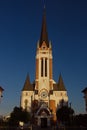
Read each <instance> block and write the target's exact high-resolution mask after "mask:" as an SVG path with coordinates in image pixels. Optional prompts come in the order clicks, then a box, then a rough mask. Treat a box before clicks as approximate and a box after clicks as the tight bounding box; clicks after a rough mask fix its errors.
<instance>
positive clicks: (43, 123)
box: [41, 118, 47, 128]
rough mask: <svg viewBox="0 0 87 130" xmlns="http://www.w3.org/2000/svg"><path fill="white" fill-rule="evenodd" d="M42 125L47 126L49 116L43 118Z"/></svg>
mask: <svg viewBox="0 0 87 130" xmlns="http://www.w3.org/2000/svg"><path fill="white" fill-rule="evenodd" d="M41 127H42V128H44V127H47V118H41Z"/></svg>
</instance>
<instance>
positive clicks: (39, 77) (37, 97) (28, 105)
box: [21, 10, 68, 126]
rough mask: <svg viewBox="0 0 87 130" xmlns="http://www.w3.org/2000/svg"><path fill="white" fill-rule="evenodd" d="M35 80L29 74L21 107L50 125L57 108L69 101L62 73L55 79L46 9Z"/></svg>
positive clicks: (38, 47) (37, 53)
mask: <svg viewBox="0 0 87 130" xmlns="http://www.w3.org/2000/svg"><path fill="white" fill-rule="evenodd" d="M35 75H36V76H35V82H34V83H31V82H30V79H29V75H27V77H26V80H25V83H24V86H23V89H22V92H21V107H22V108H23V109H27V110H28V111H30V112H32V113H34V117H35V118H36V119H37V124H38V125H47V126H49V125H50V121H51V119H53V120H56V110H57V109H58V107H60V106H61V105H62V103H63V105H66V104H67V103H68V96H67V91H66V88H65V85H64V82H63V79H62V76H61V74H60V76H59V80H58V82H57V83H56V82H55V81H54V80H53V56H52V45H51V42H49V39H48V33H47V27H46V14H45V10H44V14H43V19H42V28H41V35H40V39H39V41H38V43H37V50H36V74H35Z"/></svg>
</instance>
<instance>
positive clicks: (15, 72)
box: [0, 0, 87, 115]
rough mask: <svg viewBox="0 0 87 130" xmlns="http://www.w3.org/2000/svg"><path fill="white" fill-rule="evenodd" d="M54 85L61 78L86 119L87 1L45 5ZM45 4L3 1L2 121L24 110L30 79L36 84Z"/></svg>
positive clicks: (0, 10) (64, 0)
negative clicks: (15, 110)
mask: <svg viewBox="0 0 87 130" xmlns="http://www.w3.org/2000/svg"><path fill="white" fill-rule="evenodd" d="M45 5H46V20H47V30H48V36H49V41H52V48H53V79H54V80H55V81H56V82H57V81H58V78H59V75H60V73H61V74H62V77H63V81H64V84H65V86H66V89H67V92H68V96H69V103H70V102H71V104H72V108H73V109H74V110H75V113H76V114H77V113H85V102H84V98H83V93H82V92H81V91H82V90H83V89H84V88H85V87H86V86H87V0H45ZM43 7H44V4H43V1H42V0H0V86H2V87H3V88H4V90H5V91H4V92H3V98H2V100H1V103H0V115H1V114H3V115H7V114H9V113H10V112H12V110H13V108H14V107H15V106H20V95H21V90H22V88H23V85H24V82H25V79H26V76H27V73H29V76H30V80H31V82H33V81H34V80H35V55H36V45H37V42H38V40H39V38H40V32H41V25H42V15H43Z"/></svg>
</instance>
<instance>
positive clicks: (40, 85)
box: [35, 11, 53, 104]
mask: <svg viewBox="0 0 87 130" xmlns="http://www.w3.org/2000/svg"><path fill="white" fill-rule="evenodd" d="M51 90H53V74H52V46H51V42H49V40H48V33H47V27H46V14H45V11H44V14H43V20H42V29H41V36H40V40H39V41H38V43H37V51H36V79H35V91H37V93H38V96H39V97H38V96H37V95H36V96H35V98H36V99H38V98H39V99H40V100H43V101H44V102H46V101H47V100H48V98H49V97H48V96H49V94H50V91H51ZM47 104H49V103H48V102H47Z"/></svg>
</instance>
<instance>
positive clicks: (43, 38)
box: [39, 5, 49, 47]
mask: <svg viewBox="0 0 87 130" xmlns="http://www.w3.org/2000/svg"><path fill="white" fill-rule="evenodd" d="M43 42H45V43H46V45H47V47H49V41H48V33H47V26H46V8H45V5H44V13H43V19H42V28H41V35H40V41H39V46H40V47H41V46H42V43H43Z"/></svg>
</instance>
